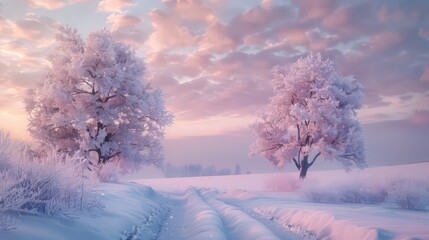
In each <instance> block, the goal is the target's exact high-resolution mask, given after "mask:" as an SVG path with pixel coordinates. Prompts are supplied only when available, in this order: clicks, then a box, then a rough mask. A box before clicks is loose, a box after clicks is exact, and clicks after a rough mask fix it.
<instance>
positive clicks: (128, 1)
mask: <svg viewBox="0 0 429 240" xmlns="http://www.w3.org/2000/svg"><path fill="white" fill-rule="evenodd" d="M133 4H134V1H133V0H100V2H99V3H98V6H97V11H100V12H120V11H121V10H122V8H124V7H127V6H131V5H133Z"/></svg>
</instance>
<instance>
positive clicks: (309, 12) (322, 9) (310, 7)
mask: <svg viewBox="0 0 429 240" xmlns="http://www.w3.org/2000/svg"><path fill="white" fill-rule="evenodd" d="M294 3H295V4H296V5H297V6H298V9H299V14H300V16H301V17H302V18H309V19H322V18H324V17H326V16H328V15H329V14H330V13H331V12H332V11H333V10H335V8H336V7H337V5H338V1H337V0H319V1H312V0H294Z"/></svg>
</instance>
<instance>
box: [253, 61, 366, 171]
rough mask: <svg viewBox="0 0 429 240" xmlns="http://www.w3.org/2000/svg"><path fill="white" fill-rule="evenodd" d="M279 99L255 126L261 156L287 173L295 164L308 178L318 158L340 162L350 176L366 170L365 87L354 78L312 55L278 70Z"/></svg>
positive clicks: (256, 150) (255, 151)
mask: <svg viewBox="0 0 429 240" xmlns="http://www.w3.org/2000/svg"><path fill="white" fill-rule="evenodd" d="M273 75H274V77H273V79H272V87H273V90H274V96H273V97H272V98H271V101H270V104H269V105H268V106H267V108H266V110H265V111H263V112H261V113H260V114H259V118H258V120H256V122H255V123H254V124H252V125H251V129H252V130H253V133H254V135H255V136H256V140H255V142H254V143H253V144H252V146H251V152H250V153H251V154H252V155H253V154H260V155H262V156H263V157H265V158H266V159H268V160H269V161H270V162H271V163H272V164H273V165H275V166H277V167H280V168H283V167H284V165H285V164H286V162H293V163H294V164H295V166H296V167H297V168H298V170H299V171H300V173H299V176H300V178H305V176H306V174H307V170H308V169H309V168H310V167H311V166H312V165H313V164H314V162H315V161H316V159H317V158H318V157H323V158H324V159H335V160H338V161H339V162H341V163H342V165H343V166H344V168H345V169H346V171H349V170H350V168H351V166H352V165H353V164H354V165H356V166H357V167H359V168H364V167H365V166H366V161H365V149H364V142H363V138H362V130H361V126H360V123H359V121H358V120H357V119H356V111H357V110H358V109H359V108H360V107H361V101H362V98H363V94H362V86H361V85H360V84H359V83H358V81H357V80H356V79H354V78H353V77H352V76H341V75H339V74H338V73H336V72H335V70H334V65H333V63H332V61H330V60H329V59H323V58H322V57H321V55H320V54H309V55H308V56H307V57H305V58H301V59H299V60H297V61H296V62H295V63H293V64H291V65H287V66H276V67H274V69H273Z"/></svg>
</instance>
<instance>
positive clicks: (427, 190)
mask: <svg viewBox="0 0 429 240" xmlns="http://www.w3.org/2000/svg"><path fill="white" fill-rule="evenodd" d="M387 194H388V195H387V202H388V203H394V204H396V205H397V206H398V207H400V208H403V209H410V210H425V209H426V208H427V207H429V181H424V180H422V179H411V178H401V179H399V180H398V181H396V182H395V184H393V185H392V186H391V188H390V189H389V190H388V192H387Z"/></svg>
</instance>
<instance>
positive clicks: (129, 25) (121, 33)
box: [107, 13, 147, 47]
mask: <svg viewBox="0 0 429 240" xmlns="http://www.w3.org/2000/svg"><path fill="white" fill-rule="evenodd" d="M107 22H108V23H109V24H110V26H111V31H112V35H113V37H114V38H115V39H117V40H118V41H122V42H124V43H127V44H130V45H133V46H136V47H139V46H143V44H144V41H145V39H146V37H147V36H146V34H145V32H144V31H143V26H142V23H143V21H142V20H141V19H140V18H139V17H138V16H135V15H130V14H126V13H112V14H111V15H109V17H108V18H107Z"/></svg>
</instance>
